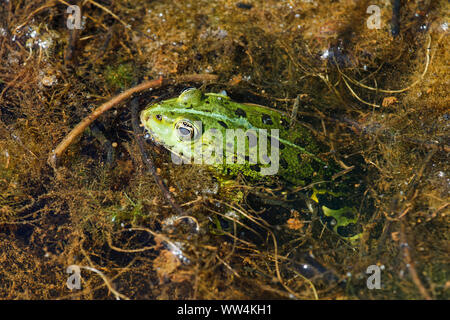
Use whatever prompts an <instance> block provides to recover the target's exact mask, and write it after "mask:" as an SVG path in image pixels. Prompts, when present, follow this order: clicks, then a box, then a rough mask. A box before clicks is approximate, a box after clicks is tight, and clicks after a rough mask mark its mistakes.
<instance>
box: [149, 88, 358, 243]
mask: <svg viewBox="0 0 450 320" xmlns="http://www.w3.org/2000/svg"><path fill="white" fill-rule="evenodd" d="M141 123H142V125H143V126H144V128H145V129H146V130H147V131H148V132H149V133H150V136H151V137H152V139H153V140H154V141H155V142H157V143H159V144H162V145H163V146H164V147H165V148H167V149H168V150H170V151H171V152H172V153H173V154H176V155H177V156H178V157H180V158H181V159H185V160H186V161H188V162H191V163H192V160H193V155H194V154H195V152H194V150H196V148H197V150H200V151H201V152H200V153H202V154H208V150H211V146H212V145H214V142H216V140H214V138H213V136H211V135H210V134H209V133H210V132H211V131H214V132H217V133H220V134H221V135H222V137H226V136H227V133H226V132H227V129H235V130H236V129H242V132H245V131H247V130H253V132H254V133H259V132H261V131H260V130H262V129H266V130H267V131H268V133H269V134H270V132H271V131H270V130H271V129H278V130H279V131H278V132H279V136H278V139H277V141H278V151H279V152H278V155H279V158H278V160H279V167H278V171H277V175H278V176H280V177H282V178H283V179H284V180H286V181H288V182H290V183H291V184H293V185H294V186H305V185H307V184H310V183H312V182H316V181H324V180H328V181H329V180H331V175H332V174H334V173H336V168H335V167H334V166H333V165H331V164H330V163H326V162H325V161H324V160H323V159H321V158H320V153H321V151H323V150H321V146H320V145H319V144H318V143H317V141H316V140H315V139H314V137H313V135H312V134H311V132H310V131H309V130H308V129H306V128H304V127H302V126H300V125H297V126H295V127H290V125H289V118H288V117H286V116H285V115H283V114H281V113H280V112H278V111H274V110H272V109H269V108H267V107H263V106H260V105H251V104H242V103H237V102H234V101H232V100H231V99H230V98H229V97H227V96H226V95H224V94H216V93H206V94H203V93H202V92H201V91H200V90H197V89H188V90H186V91H184V92H182V93H181V95H180V96H179V97H176V98H173V99H168V100H164V101H161V102H159V103H156V104H152V105H149V106H147V108H145V109H144V110H143V111H142V112H141ZM199 124H200V125H199ZM184 134H186V135H184ZM187 136H188V137H189V139H185V138H186V137H187ZM249 140H250V139H248V140H247V139H245V149H244V154H239V153H237V157H240V159H241V160H243V163H229V162H227V161H226V159H218V160H219V161H218V162H220V164H217V161H216V162H215V163H216V164H214V166H215V167H216V169H219V170H220V172H221V173H225V174H227V175H229V176H233V175H237V174H243V175H245V176H246V177H249V178H252V179H260V178H262V176H261V168H262V167H264V166H266V167H267V166H268V165H267V164H261V162H260V161H259V162H257V163H256V164H254V163H250V162H249V158H250V157H249V155H251V154H253V155H254V154H255V153H251V151H252V150H254V149H253V148H257V146H256V145H251V143H250V141H249ZM267 141H268V143H269V146H268V149H269V150H270V151H269V150H268V151H269V152H268V153H267V154H271V151H272V148H275V146H272V145H270V142H271V139H267ZM236 144H237V139H235V140H233V139H232V141H231V144H230V141H227V139H224V140H223V150H226V149H227V148H231V149H232V151H235V147H236ZM216 145H217V143H216ZM236 149H237V148H236ZM224 154H225V153H223V154H221V157H224V158H225V156H224ZM215 159H216V160H217V158H215ZM259 160H260V159H259ZM193 163H195V160H194V161H193ZM202 164H205V163H202ZM313 192H314V193H313V194H312V196H311V199H312V200H313V201H314V202H316V203H317V204H318V206H319V208H320V210H319V215H320V216H321V218H322V219H321V221H322V222H323V223H324V224H325V225H327V226H328V227H329V228H330V229H331V230H333V231H335V232H336V233H337V234H339V235H340V236H341V237H343V238H347V239H350V240H354V239H357V238H358V237H359V234H358V233H357V232H356V231H355V230H356V229H357V212H356V210H355V209H354V208H353V207H351V206H346V205H345V196H342V195H339V194H337V193H335V192H333V191H331V190H320V191H319V190H315V189H314V190H313ZM339 199H341V200H339ZM336 200H339V201H338V202H339V204H338V205H337V206H336V204H335V203H336Z"/></svg>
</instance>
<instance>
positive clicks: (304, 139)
mask: <svg viewBox="0 0 450 320" xmlns="http://www.w3.org/2000/svg"><path fill="white" fill-rule="evenodd" d="M199 110H202V111H203V112H205V113H211V114H212V117H211V119H213V121H212V123H211V126H212V127H217V126H220V128H218V129H222V130H223V129H237V128H240V129H243V130H248V129H252V128H258V129H266V130H267V132H268V133H269V134H270V130H271V129H278V130H279V131H278V132H279V143H278V145H279V172H278V175H280V176H282V177H283V178H284V179H286V180H287V181H289V182H291V183H293V184H296V185H305V184H307V183H310V182H311V181H315V180H318V179H322V178H323V177H324V175H326V174H327V173H328V171H329V170H327V166H326V163H325V162H323V161H322V160H321V159H320V158H319V157H318V156H317V154H319V153H320V149H321V147H320V145H319V144H318V143H317V141H316V140H315V138H314V136H313V135H312V133H311V132H310V131H309V130H308V129H307V128H305V127H303V126H301V125H299V124H296V125H295V126H292V127H291V126H290V122H289V119H288V117H287V116H285V115H284V114H282V113H280V112H278V111H276V110H273V109H270V108H268V107H264V106H260V105H256V104H242V103H237V102H234V101H232V100H230V99H229V98H228V97H226V96H222V95H218V94H206V95H205V97H204V103H201V104H199ZM207 126H208V125H207ZM268 142H269V143H270V139H268ZM252 168H254V169H255V170H259V169H260V168H258V166H252Z"/></svg>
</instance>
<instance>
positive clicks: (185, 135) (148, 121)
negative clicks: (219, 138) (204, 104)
mask: <svg viewBox="0 0 450 320" xmlns="http://www.w3.org/2000/svg"><path fill="white" fill-rule="evenodd" d="M201 101H202V93H201V91H200V90H198V89H195V88H191V89H187V90H185V91H183V92H182V93H181V95H180V96H179V97H177V98H174V99H169V100H164V101H161V102H159V103H157V104H153V105H150V106H148V107H147V108H146V109H144V110H143V111H142V112H141V123H142V124H143V126H144V127H145V129H147V130H148V131H149V133H150V135H151V137H152V139H154V140H155V141H156V142H157V143H160V144H163V145H164V146H165V147H166V148H167V149H169V150H170V151H172V152H173V153H175V154H177V155H178V156H181V157H184V158H190V156H191V153H192V146H193V144H194V143H195V142H196V141H197V140H199V137H200V136H201V133H202V127H201V123H200V122H199V121H200V119H199V118H198V117H196V116H195V115H194V114H192V113H189V112H188V111H187V110H189V109H195V107H196V106H198V105H199V104H200V103H201Z"/></svg>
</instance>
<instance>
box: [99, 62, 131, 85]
mask: <svg viewBox="0 0 450 320" xmlns="http://www.w3.org/2000/svg"><path fill="white" fill-rule="evenodd" d="M133 76H134V73H133V66H132V65H131V63H124V64H119V65H117V66H108V67H107V68H106V73H105V78H106V81H108V84H109V85H110V86H112V87H113V88H120V89H125V88H128V87H129V86H130V85H131V82H132V81H133Z"/></svg>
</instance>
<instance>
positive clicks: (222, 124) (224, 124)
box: [217, 120, 228, 129]
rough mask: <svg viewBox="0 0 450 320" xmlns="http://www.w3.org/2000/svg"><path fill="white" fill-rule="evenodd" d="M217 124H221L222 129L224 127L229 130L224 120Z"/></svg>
mask: <svg viewBox="0 0 450 320" xmlns="http://www.w3.org/2000/svg"><path fill="white" fill-rule="evenodd" d="M217 123H219V124H220V125H221V126H222V127H224V128H225V129H228V126H227V124H226V123H225V122H223V121H222V120H219V121H217Z"/></svg>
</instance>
